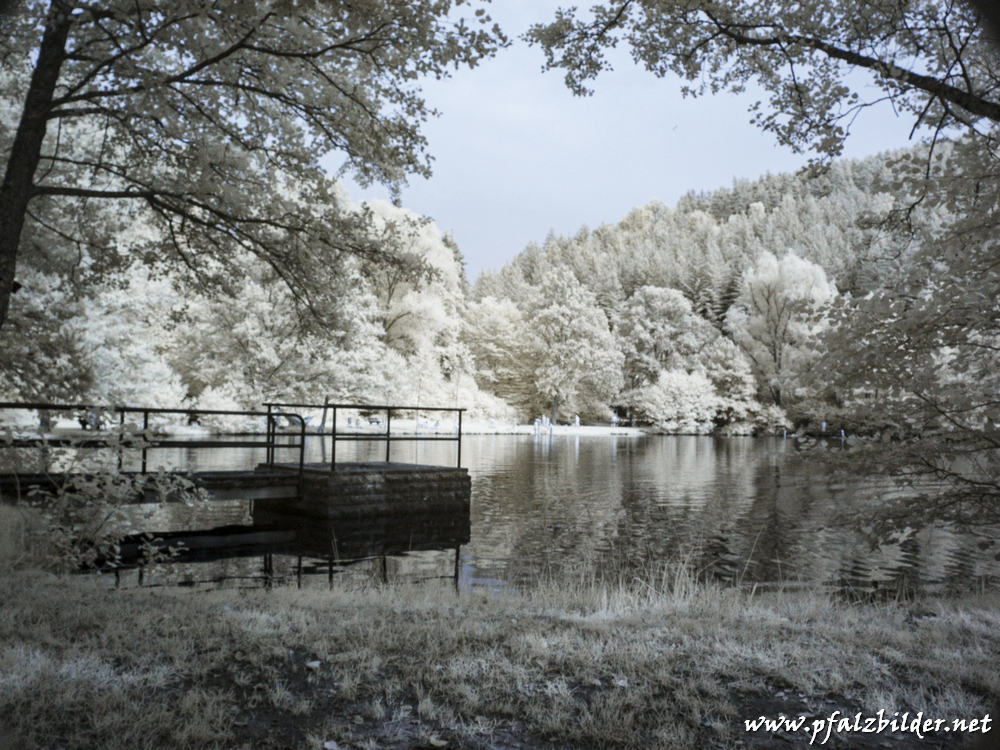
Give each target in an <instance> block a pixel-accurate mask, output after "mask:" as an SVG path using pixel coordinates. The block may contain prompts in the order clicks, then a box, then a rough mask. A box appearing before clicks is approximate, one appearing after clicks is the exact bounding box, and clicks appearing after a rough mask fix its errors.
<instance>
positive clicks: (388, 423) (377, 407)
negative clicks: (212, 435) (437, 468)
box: [264, 402, 466, 471]
mask: <svg viewBox="0 0 1000 750" xmlns="http://www.w3.org/2000/svg"><path fill="white" fill-rule="evenodd" d="M264 406H265V407H267V410H268V413H269V414H270V413H271V410H272V409H275V410H277V409H311V410H323V411H324V412H326V411H332V420H331V428H330V432H326V431H325V429H321V430H317V431H315V432H309V433H308V434H307V433H305V432H303V434H307V436H308V437H321V438H327V437H329V438H331V439H332V440H331V443H332V444H331V449H330V471H336V465H337V442H338V441H340V440H352V441H353V440H379V441H383V440H384V441H385V460H386V463H388V462H389V459H390V447H391V446H392V443H394V442H399V441H433V440H445V441H450V442H453V443H455V444H456V457H455V466H456V467H458V468H461V466H462V413H463V412H464V411H466V409H464V408H457V407H456V408H450V407H445V406H391V405H388V404H331V403H329V402H327V403H323V404H293V403H283V402H271V403H265V404H264ZM345 409H351V410H354V411H359V412H368V413H371V412H382V411H384V412H385V432H379V433H376V434H365V433H358V432H338V431H337V411H338V410H341V411H343V410H345ZM407 411H412V412H414V414H415V415H416V416H415V422H416V424H417V426H418V427H417V429H418V430H419V424H420V412H448V413H453V414H458V421H457V423H456V428H455V435H454V436H450V435H420V434H413V435H393V434H392V414H393V412H397V413H398V412H407ZM268 424H269V425H271V424H272V420H270V419H269V420H268ZM324 424H325V422H324ZM271 429H276V428H275V427H272V428H271ZM272 463H273V461H272Z"/></svg>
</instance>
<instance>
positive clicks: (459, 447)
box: [455, 409, 462, 469]
mask: <svg viewBox="0 0 1000 750" xmlns="http://www.w3.org/2000/svg"><path fill="white" fill-rule="evenodd" d="M455 468H458V469H461V468H462V410H461V409H459V410H458V462H457V463H456V464H455Z"/></svg>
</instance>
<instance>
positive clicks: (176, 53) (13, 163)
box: [0, 0, 504, 324]
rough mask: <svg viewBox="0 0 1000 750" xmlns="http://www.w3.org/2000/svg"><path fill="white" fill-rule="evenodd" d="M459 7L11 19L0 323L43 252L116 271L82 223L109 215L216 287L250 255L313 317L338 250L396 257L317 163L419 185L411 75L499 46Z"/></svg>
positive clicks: (417, 117) (178, 3) (393, 1)
mask: <svg viewBox="0 0 1000 750" xmlns="http://www.w3.org/2000/svg"><path fill="white" fill-rule="evenodd" d="M451 6H452V3H451V2H450V0H418V1H417V2H412V1H411V0H406V1H405V2H403V1H402V0H372V1H371V2H364V3H361V4H357V3H341V2H327V1H326V0H308V1H307V2H298V3H288V2H283V1H282V0H277V1H276V2H266V3H254V4H251V5H248V4H247V3H243V2H238V1H237V0H212V2H209V3H203V2H200V1H197V0H172V1H171V2H167V3H163V2H149V1H140V2H134V1H132V0H129V2H124V1H123V0H118V1H115V2H110V3H101V4H100V5H93V4H84V5H81V6H80V7H76V5H75V4H73V3H70V2H68V0H51V2H43V1H42V0H32V1H31V2H28V3H25V4H24V5H23V6H22V7H21V8H19V10H18V12H17V13H14V14H12V15H11V16H9V17H5V18H4V19H3V21H2V23H3V33H4V41H3V54H2V55H0V64H2V73H3V77H2V81H0V83H2V84H3V86H4V90H3V92H2V93H3V95H4V97H5V98H6V99H7V100H8V101H12V102H16V104H15V105H14V108H12V109H10V110H9V111H8V115H12V120H13V121H8V124H6V126H5V128H4V129H3V132H2V133H0V151H2V152H4V153H5V154H6V158H5V161H6V163H7V168H6V176H5V179H4V183H3V187H2V189H0V229H2V231H0V261H2V262H0V324H2V322H3V320H4V318H5V317H6V311H7V305H8V297H9V294H10V292H11V289H12V285H13V280H14V264H15V262H16V261H18V259H19V258H21V257H23V255H22V254H23V253H25V252H28V253H30V252H34V248H35V247H36V246H37V247H56V248H57V249H58V250H61V252H62V254H63V259H62V260H63V262H64V263H65V264H72V263H73V262H74V260H75V259H77V258H78V257H79V256H80V254H81V253H83V252H86V254H87V255H89V256H91V257H92V258H94V260H95V261H96V262H98V263H100V264H102V265H110V264H114V262H115V261H116V260H117V258H116V257H115V255H114V253H113V252H111V253H109V252H107V250H106V243H105V242H104V241H103V240H104V239H105V237H106V236H107V234H108V232H107V229H108V227H107V225H106V224H105V223H104V222H103V221H101V220H97V221H95V220H93V216H92V215H91V216H88V214H93V213H94V212H95V211H96V213H97V214H102V213H112V214H113V213H114V211H106V209H107V206H108V205H109V203H112V204H114V203H117V204H124V208H123V209H122V210H121V211H119V213H121V212H126V213H127V212H137V213H138V215H139V216H140V217H141V219H142V220H143V221H145V222H148V223H149V224H150V225H151V226H153V227H154V228H155V229H156V230H157V233H158V235H159V238H158V240H157V241H155V242H153V243H151V244H150V246H149V247H148V248H147V249H146V253H148V254H139V257H140V258H143V259H147V258H152V257H155V258H157V259H161V260H169V261H170V262H172V263H173V264H175V265H176V266H177V267H183V268H186V269H187V270H189V271H190V272H192V273H193V274H195V275H196V277H197V278H198V279H199V280H200V281H201V282H212V283H215V284H216V285H217V286H218V285H225V283H226V282H228V281H229V280H230V279H232V278H234V277H235V278H240V277H241V276H242V272H241V266H240V261H241V260H242V258H244V257H245V256H246V255H248V254H249V255H254V256H256V257H258V258H259V259H260V260H261V261H262V262H264V263H265V264H267V265H269V266H270V267H271V268H272V270H273V272H274V273H275V274H276V277H277V278H279V279H280V280H281V282H282V283H284V284H286V285H287V286H288V287H289V288H290V289H291V290H293V292H294V293H295V294H296V296H297V297H298V298H299V299H300V300H301V301H302V302H303V303H304V305H305V306H306V307H307V308H313V309H315V308H322V307H323V300H324V298H325V295H327V294H328V292H327V287H328V284H327V282H329V281H331V278H330V274H329V273H328V271H329V270H330V269H328V268H327V266H326V265H325V264H324V263H323V262H322V259H323V257H326V256H328V255H329V254H330V253H331V252H333V253H348V254H354V255H358V256H361V257H365V258H369V259H380V260H382V261H384V262H392V260H393V259H392V256H391V253H387V252H386V250H385V248H384V247H383V246H382V245H381V244H380V243H379V242H377V241H374V239H373V235H372V233H371V231H370V229H371V225H372V221H371V217H370V215H369V214H368V213H367V212H364V211H360V212H359V211H345V210H343V207H342V206H341V205H340V201H339V200H338V196H337V194H336V190H335V189H334V183H333V182H332V180H330V179H329V178H328V177H327V176H326V174H325V173H324V171H323V170H322V168H321V167H320V159H321V158H322V157H323V156H325V155H327V154H330V153H334V154H339V155H342V156H343V157H344V163H343V167H342V171H350V172H352V173H353V174H354V175H355V176H356V177H357V179H359V180H360V181H361V182H362V183H363V184H368V183H370V182H372V181H379V182H383V183H385V184H387V185H390V186H392V187H393V188H394V189H395V188H398V187H399V186H400V185H401V184H402V183H403V182H405V179H406V176H407V175H408V174H411V173H417V174H422V175H428V174H429V173H430V170H429V157H428V156H427V155H426V154H424V145H425V141H424V139H423V137H422V136H421V135H420V132H419V125H420V123H421V122H422V121H423V120H425V119H426V118H427V117H428V116H429V115H431V114H433V113H432V112H431V111H430V110H429V109H428V108H427V106H426V105H425V103H424V102H423V100H422V99H421V97H420V89H419V86H418V85H417V84H416V81H417V79H418V78H419V77H422V76H436V77H439V78H440V77H443V76H445V75H447V72H448V69H449V67H451V66H455V67H459V66H462V65H468V66H475V65H476V64H477V62H478V61H479V60H481V59H482V58H483V57H485V56H488V55H490V54H492V53H493V51H495V49H496V48H497V46H498V45H500V44H503V43H504V39H503V36H502V34H501V33H500V31H499V29H497V28H496V27H493V29H492V31H488V30H486V29H478V30H477V29H475V28H470V27H469V26H466V25H465V23H464V21H462V20H458V21H452V20H451V19H450V18H449V17H448V14H449V10H450V9H451ZM488 22H489V17H488V16H485V15H483V14H478V21H477V22H476V25H479V24H480V23H481V24H486V23H488ZM15 122H16V124H15ZM15 128H16V130H15ZM95 204H97V206H98V208H96V209H92V208H91V207H92V206H94V205H95ZM84 217H87V219H89V220H81V219H83V218H84ZM25 222H27V223H26V225H25ZM22 226H23V227H24V231H23V234H22ZM111 234H113V232H111Z"/></svg>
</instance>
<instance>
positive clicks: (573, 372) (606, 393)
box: [528, 268, 624, 422]
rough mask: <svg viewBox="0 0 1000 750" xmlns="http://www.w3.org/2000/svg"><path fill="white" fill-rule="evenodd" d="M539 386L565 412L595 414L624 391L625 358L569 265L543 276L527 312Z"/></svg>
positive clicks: (542, 394) (554, 415) (554, 410)
mask: <svg viewBox="0 0 1000 750" xmlns="http://www.w3.org/2000/svg"><path fill="white" fill-rule="evenodd" d="M528 316H529V320H530V326H529V331H530V333H531V342H532V348H533V350H534V351H533V352H532V354H533V356H532V362H533V363H534V382H535V388H536V389H537V391H538V394H539V396H540V397H541V398H543V399H545V400H546V401H547V403H548V404H551V409H552V421H553V422H557V421H558V419H559V415H560V414H561V413H568V414H573V413H579V412H583V413H584V414H585V415H587V414H590V415H593V414H596V413H598V412H599V411H600V410H601V409H606V408H607V406H606V405H607V404H608V403H609V402H610V401H611V399H612V398H614V396H615V395H616V394H617V393H618V392H619V391H620V390H621V388H622V384H623V380H622V363H623V360H624V357H623V356H622V354H621V352H619V351H618V348H617V347H616V346H615V339H614V336H612V334H611V328H610V325H609V324H608V319H607V316H606V315H605V314H604V312H603V311H602V310H601V308H599V307H598V306H597V301H596V299H595V298H594V295H593V294H592V293H591V292H589V291H588V290H587V289H585V288H584V287H583V286H582V285H581V284H580V282H579V281H577V280H576V277H575V276H574V275H573V274H572V273H571V272H570V271H568V270H567V269H565V268H555V269H553V270H551V271H549V272H548V273H546V274H545V275H544V276H543V277H542V283H541V285H540V287H539V288H538V290H537V296H536V298H535V299H534V301H533V303H532V304H531V308H530V311H529V313H528Z"/></svg>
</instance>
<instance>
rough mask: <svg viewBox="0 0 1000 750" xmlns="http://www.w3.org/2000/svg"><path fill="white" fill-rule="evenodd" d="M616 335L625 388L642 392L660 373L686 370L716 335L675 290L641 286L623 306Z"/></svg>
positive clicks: (710, 326) (708, 324) (616, 327)
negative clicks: (694, 357) (690, 360)
mask: <svg viewBox="0 0 1000 750" xmlns="http://www.w3.org/2000/svg"><path fill="white" fill-rule="evenodd" d="M615 335H616V336H617V337H618V339H619V346H620V347H621V348H622V353H623V354H624V355H625V370H624V373H625V385H626V387H628V388H641V387H642V386H644V385H649V384H652V383H655V382H656V381H657V379H658V378H659V377H660V371H661V370H669V369H676V368H677V367H685V366H686V365H687V364H688V360H689V359H690V358H692V357H693V356H694V355H695V354H697V353H698V352H699V351H700V350H701V349H702V348H703V347H704V346H705V345H706V344H707V343H708V342H709V341H711V340H712V339H714V338H715V337H716V336H718V335H719V334H718V332H717V331H716V330H715V329H714V328H713V327H712V325H711V324H710V323H709V322H708V321H706V320H705V319H704V318H701V317H699V316H697V315H695V314H694V311H693V310H692V309H691V303H690V302H688V300H687V298H685V297H684V295H683V294H681V293H680V292H679V291H677V290H676V289H663V288H662V287H655V286H644V287H642V288H641V289H638V290H637V291H636V292H635V294H633V295H632V296H631V297H629V299H628V300H626V302H625V304H624V305H623V307H622V310H621V312H620V313H619V315H618V320H617V325H616V326H615Z"/></svg>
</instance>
